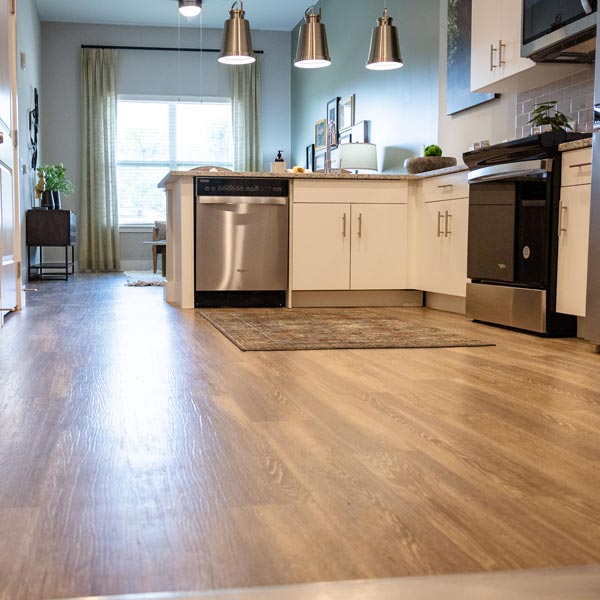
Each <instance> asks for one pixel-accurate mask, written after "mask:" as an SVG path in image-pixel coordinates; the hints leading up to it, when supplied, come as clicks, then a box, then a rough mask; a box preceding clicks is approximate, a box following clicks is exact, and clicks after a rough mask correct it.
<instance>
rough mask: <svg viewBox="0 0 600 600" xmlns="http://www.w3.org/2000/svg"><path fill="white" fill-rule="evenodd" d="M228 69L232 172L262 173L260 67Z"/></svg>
mask: <svg viewBox="0 0 600 600" xmlns="http://www.w3.org/2000/svg"><path fill="white" fill-rule="evenodd" d="M228 69H229V84H230V87H231V113H232V124H233V168H234V170H236V171H262V149H261V133H260V130H261V126H260V112H261V82H260V63H259V60H258V57H257V58H256V61H255V62H253V63H252V64H249V65H234V66H230V67H228Z"/></svg>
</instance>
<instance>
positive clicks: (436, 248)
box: [414, 201, 447, 292]
mask: <svg viewBox="0 0 600 600" xmlns="http://www.w3.org/2000/svg"><path fill="white" fill-rule="evenodd" d="M446 205H447V201H443V202H423V203H419V204H418V205H417V207H416V213H417V215H416V223H417V236H416V237H417V243H416V244H415V246H416V256H415V258H414V263H415V284H416V285H415V287H416V288H417V289H419V290H423V291H425V292H437V291H438V287H439V285H440V280H441V278H442V277H443V276H444V274H443V273H442V271H441V268H442V267H441V265H442V262H443V256H442V252H443V248H442V241H443V239H444V238H443V236H444V224H445V223H444V217H445V213H444V211H445V207H446Z"/></svg>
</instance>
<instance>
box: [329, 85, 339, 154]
mask: <svg viewBox="0 0 600 600" xmlns="http://www.w3.org/2000/svg"><path fill="white" fill-rule="evenodd" d="M339 102H340V98H339V96H336V97H335V98H332V99H331V100H330V101H329V102H328V103H327V113H326V114H327V116H326V119H327V122H328V123H329V121H332V122H333V124H334V125H335V144H333V145H332V147H335V146H337V144H338V132H339V116H338V115H339V112H338V110H339Z"/></svg>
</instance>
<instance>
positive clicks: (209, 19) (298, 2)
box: [36, 0, 312, 31]
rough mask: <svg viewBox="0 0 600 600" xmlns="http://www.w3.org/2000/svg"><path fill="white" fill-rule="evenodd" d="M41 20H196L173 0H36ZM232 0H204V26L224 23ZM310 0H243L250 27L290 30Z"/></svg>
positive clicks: (167, 23)
mask: <svg viewBox="0 0 600 600" xmlns="http://www.w3.org/2000/svg"><path fill="white" fill-rule="evenodd" d="M36 2H37V6H38V10H39V13H40V18H41V19H42V21H67V22H71V23H101V24H104V25H151V26H162V27H177V26H178V25H181V26H182V27H197V26H198V23H199V20H198V18H196V19H191V20H188V19H186V18H185V17H180V18H179V19H178V11H177V1H176V0H101V1H100V2H98V1H97V0H36ZM232 4H233V0H204V2H203V10H202V15H201V18H202V26H203V27H209V28H210V27H215V28H221V27H223V23H224V21H225V20H226V19H227V18H228V16H229V9H230V8H231V5H232ZM311 4H312V2H311V0H246V1H245V2H244V10H245V11H246V19H248V21H250V26H251V27H252V28H253V29H270V30H277V31H290V30H291V29H293V28H294V27H295V26H296V25H297V24H298V22H299V21H300V20H302V18H303V16H304V11H305V10H306V9H307V8H308V7H309V6H310V5H311Z"/></svg>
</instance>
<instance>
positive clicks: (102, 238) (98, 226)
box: [79, 48, 120, 271]
mask: <svg viewBox="0 0 600 600" xmlns="http://www.w3.org/2000/svg"><path fill="white" fill-rule="evenodd" d="M116 63H117V51H116V50H111V49H105V48H83V49H82V55H81V99H82V169H81V221H80V227H79V229H80V240H79V268H80V270H82V271H116V270H119V268H120V259H119V218H118V203H117V180H116V161H115V141H116V124H117V93H116V74H115V73H116Z"/></svg>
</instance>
